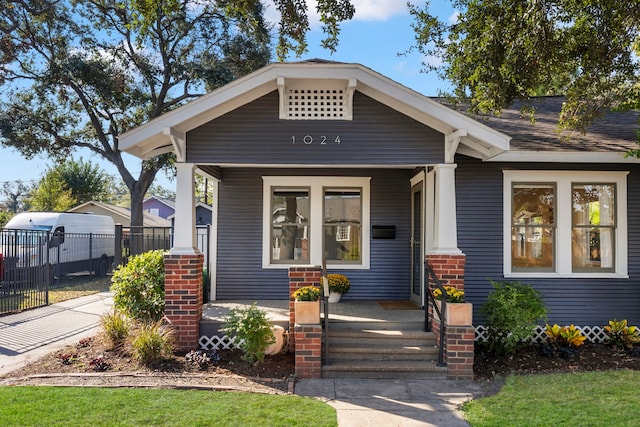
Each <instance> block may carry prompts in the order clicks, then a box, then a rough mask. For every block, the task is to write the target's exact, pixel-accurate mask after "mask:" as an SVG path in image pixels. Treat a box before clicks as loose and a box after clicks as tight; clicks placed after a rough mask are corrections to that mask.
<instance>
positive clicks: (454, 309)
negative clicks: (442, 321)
mask: <svg viewBox="0 0 640 427" xmlns="http://www.w3.org/2000/svg"><path fill="white" fill-rule="evenodd" d="M436 304H437V305H438V308H439V309H440V310H442V308H441V304H442V301H439V300H437V301H436ZM446 307H447V312H446V313H445V318H446V319H447V325H449V326H471V325H472V324H473V304H471V303H470V302H448V303H447V305H446ZM435 315H436V318H438V313H435Z"/></svg>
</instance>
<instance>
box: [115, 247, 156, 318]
mask: <svg viewBox="0 0 640 427" xmlns="http://www.w3.org/2000/svg"><path fill="white" fill-rule="evenodd" d="M111 291H112V292H113V302H114V305H115V307H116V309H117V310H119V311H121V312H122V313H124V314H125V315H127V316H128V317H130V318H132V319H136V320H140V321H142V322H155V321H157V320H160V319H161V318H162V316H163V312H164V255H163V252H162V251H150V252H145V253H143V254H140V255H136V256H134V257H131V258H130V259H129V262H128V263H127V265H125V266H120V267H119V268H118V269H117V270H116V271H115V272H114V273H113V277H112V279H111Z"/></svg>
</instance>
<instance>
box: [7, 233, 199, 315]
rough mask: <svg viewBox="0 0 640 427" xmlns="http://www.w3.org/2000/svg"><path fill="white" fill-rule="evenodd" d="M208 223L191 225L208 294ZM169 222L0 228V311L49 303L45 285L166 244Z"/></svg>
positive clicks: (95, 272)
mask: <svg viewBox="0 0 640 427" xmlns="http://www.w3.org/2000/svg"><path fill="white" fill-rule="evenodd" d="M210 230H211V226H199V227H198V228H197V230H196V236H197V246H198V248H199V250H200V251H201V252H202V253H203V254H204V255H205V277H204V281H203V289H204V292H205V295H204V298H205V301H206V300H208V299H209V295H208V292H209V288H210V286H209V283H210V277H209V274H208V272H207V270H206V266H207V265H209V243H210V239H209V236H210ZM172 245H173V230H172V229H171V228H170V227H124V226H120V225H117V226H116V233H115V235H105V234H91V233H89V234H83V233H51V232H50V231H46V230H23V229H21V230H17V229H0V314H5V313H10V312H15V311H21V310H26V309H31V308H36V307H40V306H43V305H47V304H48V303H49V290H50V289H52V288H58V287H63V286H67V285H68V284H71V283H78V281H77V280H76V281H74V280H72V279H74V278H76V279H77V278H78V276H82V275H88V276H105V275H106V274H107V273H108V272H109V271H110V270H112V269H114V268H116V267H118V266H120V265H124V264H126V263H127V261H128V260H129V258H130V257H131V256H132V255H137V254H140V253H143V252H147V251H150V250H155V249H161V250H169V249H171V246H172Z"/></svg>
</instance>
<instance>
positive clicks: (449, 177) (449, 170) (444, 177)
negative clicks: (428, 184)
mask: <svg viewBox="0 0 640 427" xmlns="http://www.w3.org/2000/svg"><path fill="white" fill-rule="evenodd" d="M456 167H457V165H456V164H455V163H445V164H439V165H435V166H434V170H435V174H436V179H435V208H434V213H435V217H434V234H433V247H432V251H431V253H433V254H445V255H460V254H461V253H462V251H461V250H460V249H459V248H458V225H457V218H456V216H457V212H456V175H455V170H456Z"/></svg>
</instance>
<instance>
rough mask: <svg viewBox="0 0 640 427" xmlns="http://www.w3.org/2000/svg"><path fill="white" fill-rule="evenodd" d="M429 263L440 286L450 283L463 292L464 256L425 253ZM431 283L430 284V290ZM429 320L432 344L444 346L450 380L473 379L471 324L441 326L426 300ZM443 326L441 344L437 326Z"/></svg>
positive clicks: (472, 333) (473, 334) (473, 338)
mask: <svg viewBox="0 0 640 427" xmlns="http://www.w3.org/2000/svg"><path fill="white" fill-rule="evenodd" d="M426 261H427V262H428V263H429V265H430V266H431V268H432V269H433V271H434V272H435V274H436V276H437V277H438V279H440V281H441V282H442V284H443V285H447V286H454V287H455V288H456V289H460V290H462V291H464V266H465V262H466V256H465V255H464V254H459V255H444V254H437V255H427V257H426ZM434 287H435V285H434V284H433V283H430V285H429V288H430V289H431V290H433V289H434ZM428 310H429V322H431V330H432V331H433V333H434V334H435V335H436V344H437V345H438V346H440V345H444V363H445V365H447V377H448V378H451V379H473V355H474V343H475V330H474V328H473V326H471V325H469V326H450V325H442V324H441V322H440V320H439V319H437V318H436V316H435V309H434V308H433V303H432V302H431V300H429V307H428ZM441 327H444V328H445V333H444V343H441V342H440V328H441Z"/></svg>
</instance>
